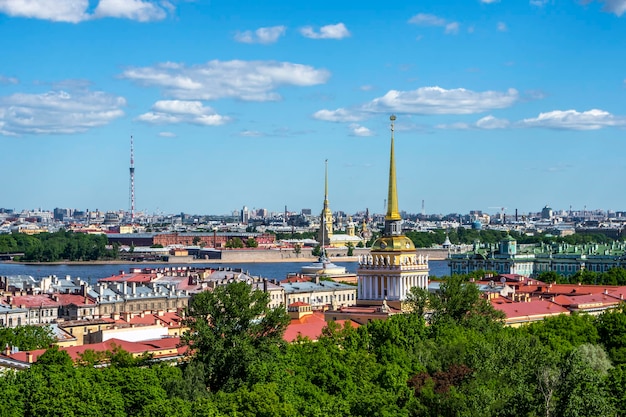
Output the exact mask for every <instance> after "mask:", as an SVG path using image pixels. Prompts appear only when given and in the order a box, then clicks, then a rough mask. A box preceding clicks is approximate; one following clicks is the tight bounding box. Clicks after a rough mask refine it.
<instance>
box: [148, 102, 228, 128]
mask: <svg viewBox="0 0 626 417" xmlns="http://www.w3.org/2000/svg"><path fill="white" fill-rule="evenodd" d="M137 120H139V121H141V122H145V123H151V124H168V123H191V124H196V125H203V126H219V125H223V124H224V123H227V122H229V121H230V118H229V117H227V116H222V115H219V114H217V113H216V112H215V110H213V109H212V108H211V107H205V106H204V105H203V104H202V103H201V102H199V101H183V100H160V101H157V102H156V103H154V105H153V106H152V111H151V112H148V113H144V114H142V115H140V116H139V117H137Z"/></svg>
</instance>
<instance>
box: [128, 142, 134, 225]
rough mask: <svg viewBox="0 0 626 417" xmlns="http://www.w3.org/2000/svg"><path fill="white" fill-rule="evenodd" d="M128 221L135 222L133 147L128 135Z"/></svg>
mask: <svg viewBox="0 0 626 417" xmlns="http://www.w3.org/2000/svg"><path fill="white" fill-rule="evenodd" d="M129 193H130V197H129V199H130V222H131V223H134V222H135V147H134V143H133V136H132V135H131V136H130V190H129Z"/></svg>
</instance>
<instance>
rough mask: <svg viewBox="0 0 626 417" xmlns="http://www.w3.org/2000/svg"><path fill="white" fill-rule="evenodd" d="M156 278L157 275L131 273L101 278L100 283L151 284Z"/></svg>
mask: <svg viewBox="0 0 626 417" xmlns="http://www.w3.org/2000/svg"><path fill="white" fill-rule="evenodd" d="M155 278H156V274H144V273H130V274H120V275H112V276H110V277H106V278H101V279H99V280H98V282H143V283H147V282H151V281H152V280H154V279H155Z"/></svg>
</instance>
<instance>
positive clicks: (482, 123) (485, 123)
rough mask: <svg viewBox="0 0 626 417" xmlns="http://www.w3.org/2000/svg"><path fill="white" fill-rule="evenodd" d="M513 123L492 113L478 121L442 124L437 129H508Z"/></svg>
mask: <svg viewBox="0 0 626 417" xmlns="http://www.w3.org/2000/svg"><path fill="white" fill-rule="evenodd" d="M510 125H511V123H510V122H509V121H508V120H506V119H498V118H496V117H494V116H492V115H489V116H485V117H483V118H481V119H479V120H478V121H476V123H463V122H457V123H451V124H440V125H437V126H435V127H436V128H437V129H456V130H469V129H485V130H494V129H506V128H507V127H509V126H510Z"/></svg>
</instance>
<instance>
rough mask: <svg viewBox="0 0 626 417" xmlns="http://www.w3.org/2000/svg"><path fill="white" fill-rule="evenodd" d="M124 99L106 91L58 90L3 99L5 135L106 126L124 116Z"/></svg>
mask: <svg viewBox="0 0 626 417" xmlns="http://www.w3.org/2000/svg"><path fill="white" fill-rule="evenodd" d="M124 106H126V100H125V99H124V98H123V97H116V96H113V95H110V94H107V93H104V92H102V91H89V90H87V89H81V90H77V91H70V92H68V91H64V90H54V91H49V92H47V93H43V94H23V93H17V94H13V95H10V96H5V97H0V123H1V124H2V128H1V129H2V133H3V134H7V135H22V134H63V133H65V134H68V133H78V132H85V131H87V130H88V129H90V128H93V127H97V126H103V125H106V124H108V123H110V122H111V121H113V120H115V119H117V118H118V117H121V116H123V115H124V111H123V110H122V107H124Z"/></svg>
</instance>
